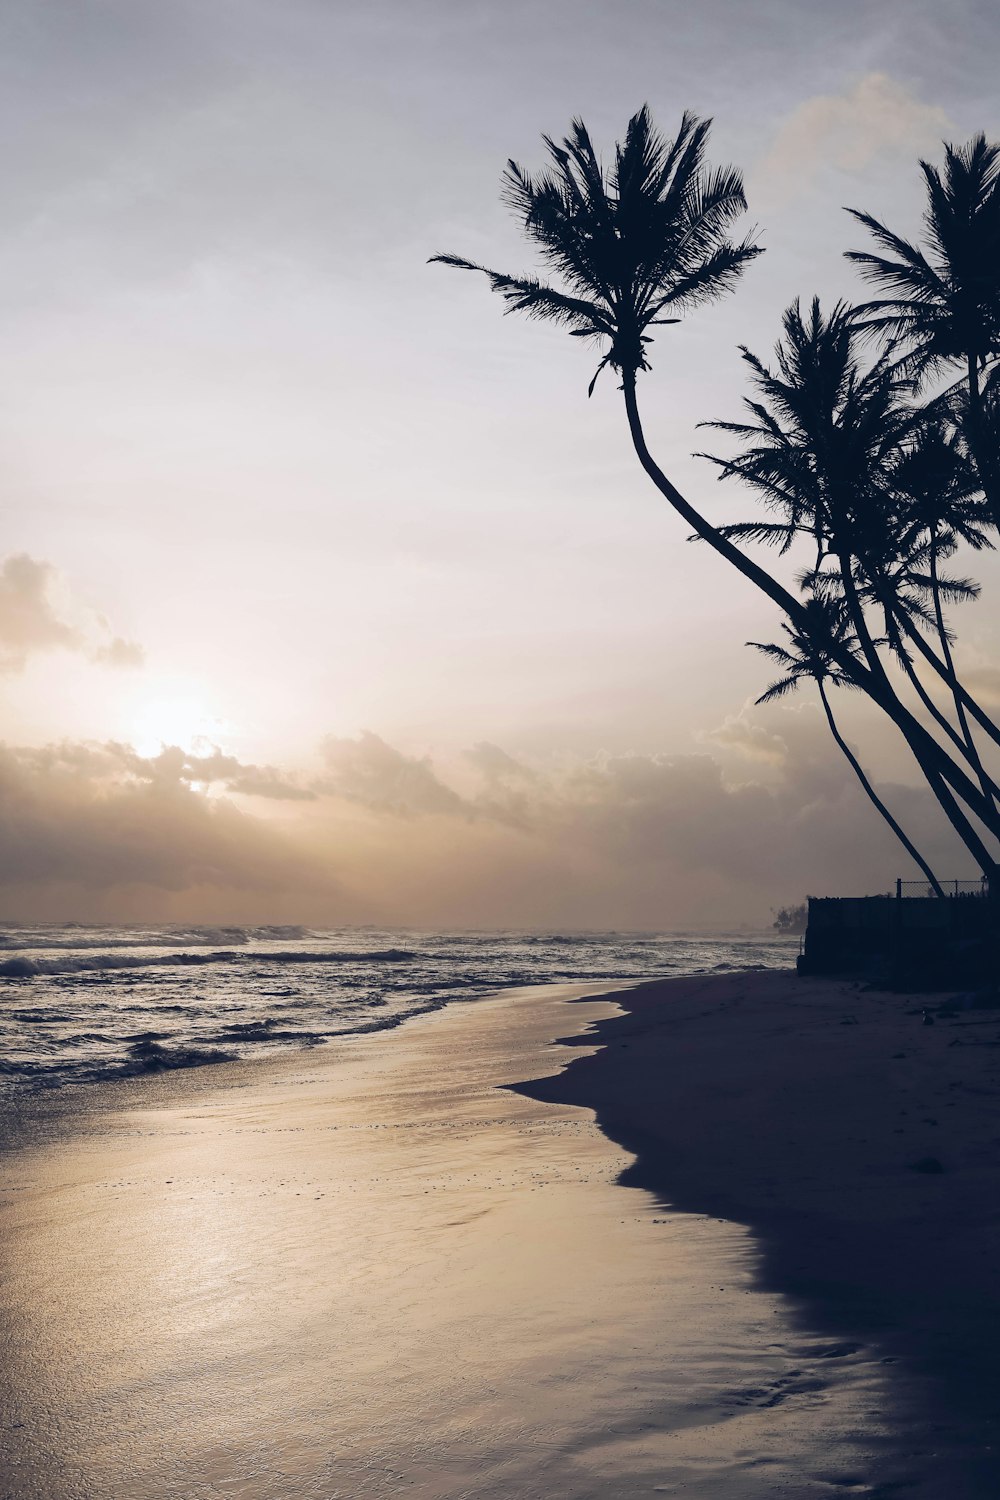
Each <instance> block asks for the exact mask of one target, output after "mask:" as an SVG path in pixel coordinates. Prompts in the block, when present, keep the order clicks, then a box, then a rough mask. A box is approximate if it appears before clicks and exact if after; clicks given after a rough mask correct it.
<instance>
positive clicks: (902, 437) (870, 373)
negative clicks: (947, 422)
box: [701, 299, 1000, 870]
mask: <svg viewBox="0 0 1000 1500" xmlns="http://www.w3.org/2000/svg"><path fill="white" fill-rule="evenodd" d="M861 338H862V334H861V332H860V330H859V328H858V326H857V324H856V321H855V319H854V316H853V310H852V309H851V308H850V307H848V306H847V305H846V304H844V303H838V304H837V305H836V306H835V307H834V308H833V310H832V312H831V313H829V314H828V315H825V314H824V313H823V312H822V310H821V308H820V305H819V302H818V301H817V300H815V299H814V300H813V302H812V303H811V305H810V306H809V308H808V310H807V311H803V309H802V307H801V306H800V304H799V303H798V302H795V303H793V304H792V305H791V307H789V308H788V309H787V311H786V312H785V314H784V318H783V323H782V338H781V340H780V341H779V343H778V345H777V347H776V349H775V365H774V368H771V367H770V366H768V365H766V364H765V363H764V362H763V360H761V359H759V358H758V357H757V356H756V355H755V354H753V353H751V351H750V350H749V349H745V348H744V349H742V350H741V353H742V357H743V359H744V361H745V363H746V364H747V365H748V366H749V369H750V375H751V381H752V385H753V388H754V395H753V397H751V398H747V399H746V400H745V402H744V405H745V407H746V409H747V416H748V420H746V421H742V422H707V423H703V424H702V425H703V426H706V427H710V428H714V429H716V430H719V431H722V432H725V433H727V434H729V435H730V436H731V437H734V438H736V439H737V440H738V441H739V443H740V444H741V448H740V451H739V452H737V453H736V454H734V455H732V456H730V457H726V458H720V457H718V456H716V455H713V454H703V455H701V456H702V457H705V458H708V459H710V460H711V462H713V463H714V464H715V465H716V466H717V467H718V469H719V471H720V472H719V477H720V478H722V479H727V478H738V479H740V480H742V481H743V482H744V483H745V484H747V485H748V486H749V487H750V488H751V489H753V490H754V491H755V493H756V494H757V496H758V497H759V499H760V500H761V501H762V503H763V506H764V509H765V512H767V513H769V515H770V516H771V517H772V518H773V519H758V520H755V521H746V522H736V523H734V524H731V525H727V526H725V527H723V528H722V531H723V532H724V534H725V535H726V537H727V538H729V539H739V540H745V541H758V542H765V543H769V544H772V545H777V546H779V547H780V549H781V550H782V551H787V550H788V548H789V547H790V546H791V545H792V543H793V541H794V540H795V538H796V537H797V536H799V535H801V536H804V537H808V538H809V539H810V542H811V545H812V547H813V548H814V554H815V561H814V565H813V568H812V569H811V570H809V572H808V573H807V574H806V575H804V582H805V583H806V584H807V585H808V586H809V587H811V588H813V589H814V590H821V591H826V592H827V593H829V591H830V590H831V588H833V587H834V586H835V585H836V588H837V589H838V590H839V592H840V593H841V594H842V597H843V603H844V608H845V611H846V614H847V618H848V619H849V621H850V627H851V630H852V631H853V633H854V636H855V638H856V640H857V644H858V648H859V649H858V652H857V653H856V655H857V656H859V657H860V658H861V661H860V662H858V661H857V660H855V659H854V658H852V657H847V656H843V655H839V654H838V653H839V643H838V639H837V637H836V635H834V637H833V638H832V641H831V647H830V649H831V651H832V652H833V654H834V657H835V658H836V660H837V662H838V666H839V668H840V670H841V672H842V674H843V675H844V676H845V677H848V678H851V679H852V680H853V681H854V682H855V684H858V683H859V682H861V681H862V678H861V675H860V671H859V667H860V666H861V665H862V664H863V666H865V667H867V668H868V672H869V674H870V680H872V681H874V683H875V685H876V688H877V691H876V692H873V693H871V696H873V697H875V698H876V701H878V702H880V704H881V706H885V704H886V703H889V704H897V705H898V704H899V698H898V695H897V693H896V691H895V688H894V686H893V684H892V683H891V681H890V679H889V677H888V675H887V673H886V670H885V666H884V664H883V662H882V660H881V657H880V655H879V649H878V647H879V643H878V642H877V641H876V640H875V639H874V637H873V635H872V633H871V630H870V629H869V626H868V622H867V618H866V611H865V606H866V604H871V603H874V604H876V605H878V606H879V607H881V608H888V609H889V610H890V612H891V614H892V617H893V620H894V621H895V622H896V623H898V624H899V625H900V626H902V628H903V629H905V630H907V632H908V633H911V632H912V634H913V635H914V636H915V637H916V641H915V643H916V644H917V646H918V649H920V650H921V652H922V653H924V654H927V655H928V656H929V657H931V658H932V659H933V660H934V661H937V660H938V658H937V657H936V655H935V653H934V652H933V650H932V649H931V647H930V646H928V645H927V643H926V641H925V640H924V639H923V637H922V636H921V635H920V633H919V631H918V630H917V628H916V625H915V623H914V621H915V619H919V618H921V616H922V607H921V605H920V602H919V592H920V589H923V588H925V587H926V588H928V589H929V588H931V587H932V584H931V580H930V578H929V577H928V578H927V579H926V580H915V578H914V574H913V569H912V567H911V568H910V571H909V572H908V571H907V570H906V568H904V567H895V566H894V560H895V559H896V558H897V548H898V544H899V541H900V524H901V523H900V511H901V506H902V503H903V502H902V498H901V496H902V488H901V486H902V481H903V479H904V478H905V477H906V470H905V468H904V460H905V459H906V458H907V457H908V455H910V454H911V453H913V452H914V450H915V449H916V448H917V447H918V446H919V434H920V431H921V427H922V426H925V425H926V422H927V418H926V417H925V416H924V414H923V413H922V412H920V411H919V410H918V409H916V408H914V406H913V405H912V404H911V402H910V400H909V399H908V398H909V397H911V396H912V395H913V390H914V382H913V377H912V375H911V374H910V373H909V372H908V371H907V370H906V369H905V368H904V366H903V365H901V363H900V362H899V361H898V360H896V359H893V358H892V357H891V356H890V355H888V354H882V355H879V356H878V357H877V358H875V359H874V360H873V361H872V363H871V364H870V366H869V368H867V369H865V368H863V367H862V365H861V362H860V359H859V353H858V350H859V344H860V342H861ZM916 462H917V461H916V460H914V464H916ZM960 491H961V487H960V486H958V485H957V484H956V495H955V496H954V500H955V504H956V507H957V506H958V502H959V498H960ZM957 524H961V525H962V526H963V527H965V526H969V527H971V525H972V523H971V520H969V519H968V518H965V517H964V516H963V515H962V514H961V512H960V510H959V509H956V525H957ZM910 530H911V531H912V526H911V528H910ZM974 534H975V533H974V532H973V531H970V535H974ZM940 545H943V541H942V542H941V543H940ZM912 550H913V549H912V538H910V541H909V543H908V547H907V548H904V553H903V559H904V560H906V559H909V561H910V562H911V564H912V562H913V558H912V555H911V554H912ZM915 582H919V585H920V587H919V588H917V589H915V588H914V584H915ZM962 583H963V581H962V580H955V581H954V583H953V587H954V589H955V590H956V591H957V590H959V589H961V587H962ZM904 585H905V586H906V588H907V589H908V590H909V592H908V594H907V593H904V591H903V586H904ZM944 586H945V585H944V584H943V583H942V584H939V588H940V589H943V588H944ZM928 623H929V621H928ZM792 628H793V630H795V631H796V632H799V633H803V629H804V627H803V625H802V623H801V622H799V621H797V620H795V619H794V618H793V620H792ZM804 633H805V634H806V635H808V634H809V630H808V628H805V630H804ZM887 636H888V638H889V641H890V644H891V645H893V647H895V646H896V645H897V636H898V632H897V631H896V629H895V628H894V626H893V625H890V628H889V629H888V630H887ZM900 660H901V663H902V664H903V665H904V667H905V666H906V665H907V662H908V657H907V656H906V655H905V653H904V654H903V655H902V656H901V657H900ZM910 666H912V663H910ZM941 669H942V672H943V673H944V675H945V678H946V680H949V681H950V680H954V672H953V671H952V673H951V678H949V677H948V668H947V666H946V665H942V668H941ZM911 680H912V681H913V682H914V683H915V684H916V686H917V689H918V692H919V693H920V696H921V699H922V701H923V702H924V704H925V707H929V709H930V711H931V713H932V715H934V716H935V717H936V718H937V717H938V716H937V710H936V708H935V707H934V705H933V704H932V703H931V701H930V700H929V698H927V697H926V695H925V694H924V692H923V689H922V685H921V684H920V683H919V682H918V680H917V679H916V676H915V674H912V675H911ZM891 717H893V719H894V722H896V724H897V726H898V727H899V728H900V730H901V732H902V734H903V735H904V738H905V739H906V742H907V744H908V746H909V748H910V750H911V752H912V753H913V755H914V757H915V759H916V760H917V763H918V764H919V766H920V768H921V770H922V771H923V773H924V775H925V777H926V778H927V780H928V782H929V784H930V785H931V788H932V790H933V791H934V794H935V796H936V797H937V799H938V801H939V802H940V804H941V807H942V810H943V811H944V813H945V815H946V816H947V817H948V819H949V821H950V822H951V824H952V826H953V828H954V829H955V831H956V832H957V833H958V834H959V836H960V837H961V838H962V839H963V842H965V844H966V847H967V848H968V849H970V851H971V852H973V853H974V854H975V857H976V858H977V859H978V860H979V861H980V864H981V865H982V866H983V868H984V869H986V870H989V869H991V868H992V866H993V863H994V862H993V859H992V856H991V855H990V854H989V852H988V850H987V849H986V847H985V845H984V844H983V842H982V840H981V839H980V837H979V834H978V833H977V831H976V829H975V828H974V827H973V825H972V824H971V823H970V822H969V819H968V818H967V817H966V815H965V813H964V812H963V810H962V808H961V807H960V806H959V805H958V803H957V801H956V798H955V796H954V795H953V793H952V789H951V788H950V787H949V786H947V785H945V776H944V775H943V774H942V770H941V766H940V762H939V760H938V757H937V754H936V753H935V751H940V746H939V745H938V742H937V741H935V740H933V739H932V737H931V736H930V735H928V734H927V732H926V731H925V730H924V729H923V726H922V725H920V724H919V723H918V722H917V721H916V720H915V719H914V718H913V716H912V715H910V714H909V713H908V711H904V712H903V713H901V714H900V713H891ZM928 741H930V745H933V746H934V749H931V748H930V747H929V744H928ZM955 743H956V744H957V745H958V746H959V748H960V750H961V751H962V754H963V757H964V756H965V752H966V750H967V746H966V744H965V741H964V739H962V738H961V736H958V737H956V740H955ZM942 753H943V752H942ZM972 754H973V755H975V751H974V749H973V751H972ZM949 759H950V758H949ZM973 770H974V772H975V773H976V785H975V790H974V798H973V799H970V798H969V797H968V787H967V786H963V787H962V789H961V791H960V795H961V796H962V797H963V799H964V800H965V801H966V803H967V804H968V805H971V806H974V810H975V812H976V813H977V815H978V816H979V817H980V819H981V820H982V821H983V822H984V823H985V824H986V826H987V827H988V828H989V829H990V830H991V831H992V832H993V833H994V834H996V835H997V836H1000V818H998V816H997V808H996V806H995V804H994V802H993V800H992V795H991V793H990V792H989V790H988V789H987V787H986V785H985V784H984V781H983V779H982V777H981V776H980V774H979V771H980V766H979V763H978V760H975V761H974V762H973ZM948 779H949V780H950V781H951V784H952V787H954V788H955V789H956V790H958V784H957V783H956V781H955V780H954V779H952V778H950V777H949V778H948Z"/></svg>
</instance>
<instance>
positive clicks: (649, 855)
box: [0, 710, 962, 928]
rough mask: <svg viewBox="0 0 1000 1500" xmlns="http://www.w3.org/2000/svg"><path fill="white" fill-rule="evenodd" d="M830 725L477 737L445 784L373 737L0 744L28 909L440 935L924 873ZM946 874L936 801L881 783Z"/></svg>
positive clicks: (713, 910)
mask: <svg viewBox="0 0 1000 1500" xmlns="http://www.w3.org/2000/svg"><path fill="white" fill-rule="evenodd" d="M823 733H824V731H823V726H822V725H821V724H820V722H819V719H818V715H816V714H814V713H812V712H810V711H808V710H806V711H801V710H790V711H785V712H784V713H782V714H779V715H775V714H773V713H772V714H771V715H769V716H768V718H767V720H766V722H764V721H761V720H760V719H758V718H755V717H752V716H749V715H740V716H736V717H735V718H733V719H731V720H730V721H728V723H727V724H726V725H724V726H723V727H722V728H721V729H720V730H718V731H717V732H716V733H715V734H714V735H713V736H711V737H710V743H711V753H709V752H708V750H707V749H706V753H700V754H690V755H639V754H635V755H618V756H602V757H596V758H594V759H591V760H588V761H580V760H577V761H573V762H566V763H564V764H561V765H558V766H553V765H546V766H540V765H534V766H532V765H527V764H524V763H522V762H521V761H519V760H517V759H516V758H514V757H512V756H511V755H509V754H508V753H507V752H506V751H504V750H503V749H501V748H500V747H498V746H495V745H490V744H480V745H477V746H476V747H474V748H473V749H472V750H470V751H468V752H466V753H465V755H464V756H462V757H461V758H460V759H459V760H458V761H456V763H455V765H454V766H452V767H449V770H448V773H447V774H445V773H444V772H442V771H440V770H439V769H438V768H437V767H435V765H434V764H433V763H432V761H431V760H430V759H427V758H421V757H414V756H410V755H406V754H404V753H402V752H401V751H399V750H397V749H395V748H394V747H393V746H391V745H389V744H388V743H386V741H384V740H383V739H381V738H379V736H377V735H375V734H363V735H361V736H359V737H357V738H352V739H328V740H327V741H326V742H325V743H324V745H323V747H322V758H323V764H322V769H321V771H320V772H319V774H316V775H314V776H312V777H310V778H306V777H303V776H295V775H292V774H291V773H289V772H287V771H285V770H282V769H279V768H275V767H271V766H257V765H252V764H246V763H243V762H241V761H239V760H237V759H236V758H234V757H232V756H228V755H224V754H223V753H222V752H221V751H219V750H214V749H213V750H210V751H209V752H207V753H205V754H198V755H192V754H188V753H186V752H184V751H182V750H180V749H177V748H176V747H173V748H168V749H165V750H163V751H162V752H161V754H159V755H158V756H152V757H143V756H140V755H138V754H137V753H136V752H135V750H133V749H132V748H131V747H129V746H126V745H120V744H104V745H87V744H72V743H67V744H62V745H58V746H49V747H46V748H43V749H24V748H21V749H16V748H3V749H2V750H0V897H2V903H3V909H4V910H5V912H6V914H7V915H8V916H10V917H20V918H23V919H26V918H31V917H49V918H52V919H72V918H76V917H95V916H104V917H107V918H108V919H115V918H118V919H125V918H137V919H142V918H149V919H154V918H155V919H159V920H165V919H169V918H171V917H174V918H177V919H178V920H198V919H202V920H205V921H213V920H217V919H234V920H240V919H242V920H248V921H265V920H269V919H273V920H283V919H286V918H290V917H298V918H300V919H301V920H304V921H307V922H313V923H320V922H329V923H336V922H351V921H376V922H377V921H384V922H399V923H407V922H409V923H414V924H431V925H442V926H448V925H451V926H463V925H473V926H505V925H512V926H537V927H552V926H560V927H564V926H576V927H598V928H607V927H640V928H657V927H663V928H671V927H687V926H696V927H710V926H725V925H727V924H729V923H734V922H747V921H749V922H766V920H767V919H768V916H769V911H770V908H771V907H772V906H774V905H776V904H779V903H782V902H785V901H788V900H791V899H796V898H799V897H801V896H802V895H804V894H806V893H807V892H814V893H821V892H824V891H844V890H847V891H864V890H879V889H886V888H887V887H888V886H889V885H890V883H891V881H892V880H893V879H894V877H895V874H896V873H897V872H898V873H902V874H906V873H909V872H908V871H907V870H906V869H905V865H904V863H903V860H902V858H901V856H900V855H899V854H897V851H896V848H895V847H894V843H893V840H892V837H891V835H889V834H888V832H884V831H883V829H882V828H881V827H880V826H879V824H878V823H877V822H876V820H875V819H874V818H873V816H872V814H871V812H870V809H869V808H868V806H867V804H866V803H865V802H864V800H863V798H862V796H861V794H860V792H859V790H858V789H857V787H856V785H855V784H854V782H853V781H852V780H851V778H850V773H849V772H848V771H847V768H846V767H844V768H841V766H840V764H839V763H838V762H837V761H836V760H835V759H833V758H832V757H831V754H830V747H829V746H828V745H827V744H826V742H825V740H824V739H823V737H822V735H823ZM882 790H883V792H884V794H885V795H886V797H887V798H888V799H889V800H890V801H891V802H892V805H893V807H894V809H895V810H896V812H897V814H898V815H899V816H900V817H901V818H902V819H903V820H904V822H905V823H906V825H907V826H908V828H909V829H910V830H911V832H912V833H914V834H915V835H916V836H917V837H918V838H919V839H922V840H923V841H924V843H925V845H926V848H927V850H928V852H929V853H930V854H931V855H932V857H935V858H937V859H938V860H939V861H940V863H941V866H942V870H943V871H945V872H947V873H949V874H951V873H962V872H961V871H959V870H953V869H952V866H953V865H954V864H955V862H956V856H955V854H954V851H952V850H950V849H949V848H948V846H947V845H944V847H942V835H941V833H940V830H938V829H936V828H935V827H934V826H933V824H934V812H933V809H932V807H931V806H930V805H929V802H928V800H927V799H926V798H925V796H924V795H923V793H922V792H920V791H918V790H916V789H914V788H910V787H904V786H892V785H889V786H884V787H883V788H882Z"/></svg>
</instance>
